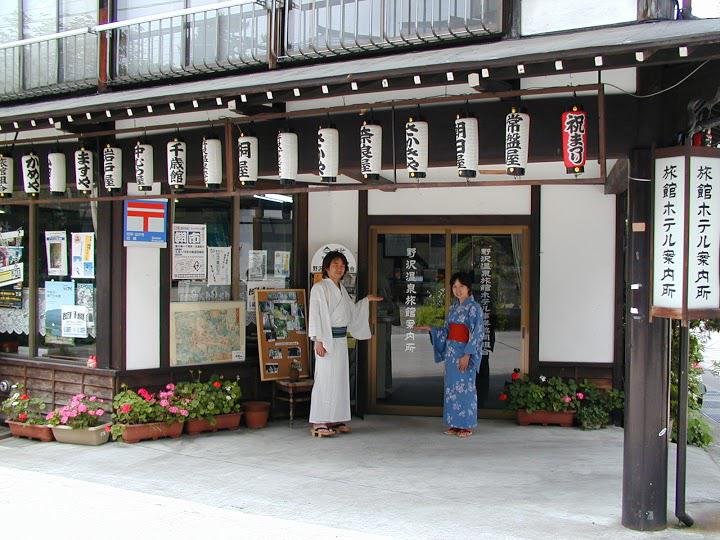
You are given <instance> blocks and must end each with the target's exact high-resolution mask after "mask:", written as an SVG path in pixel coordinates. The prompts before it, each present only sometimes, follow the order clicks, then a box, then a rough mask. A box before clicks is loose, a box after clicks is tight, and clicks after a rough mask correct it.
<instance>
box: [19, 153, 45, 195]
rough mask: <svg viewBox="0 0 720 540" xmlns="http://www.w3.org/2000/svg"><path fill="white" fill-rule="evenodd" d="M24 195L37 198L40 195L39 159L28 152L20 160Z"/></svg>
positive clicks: (34, 154)
mask: <svg viewBox="0 0 720 540" xmlns="http://www.w3.org/2000/svg"><path fill="white" fill-rule="evenodd" d="M21 162H22V173H23V185H24V187H25V193H27V194H28V195H30V196H31V197H37V195H38V193H40V157H39V156H38V155H37V154H36V153H35V152H30V153H29V154H27V155H24V156H23V157H22V158H21Z"/></svg>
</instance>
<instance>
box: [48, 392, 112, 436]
mask: <svg viewBox="0 0 720 540" xmlns="http://www.w3.org/2000/svg"><path fill="white" fill-rule="evenodd" d="M104 414H105V405H104V401H103V400H102V399H100V398H99V397H97V396H88V395H86V394H76V395H74V396H72V397H71V398H70V400H69V401H68V402H67V404H66V405H64V406H62V407H60V408H59V409H55V410H54V411H51V412H49V413H48V414H47V416H46V417H45V419H46V420H47V423H48V424H50V426H52V431H53V435H54V436H55V440H57V441H58V442H64V443H72V444H85V445H90V446H97V445H98V444H103V443H106V442H107V440H108V435H109V432H110V424H109V423H102V422H101V421H100V419H101V417H102V416H103V415H104Z"/></svg>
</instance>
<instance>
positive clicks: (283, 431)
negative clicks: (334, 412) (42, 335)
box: [0, 416, 720, 540]
mask: <svg viewBox="0 0 720 540" xmlns="http://www.w3.org/2000/svg"><path fill="white" fill-rule="evenodd" d="M353 424H354V427H355V432H354V433H352V434H350V435H342V436H338V437H336V438H335V439H313V438H311V437H310V435H309V433H308V430H306V429H302V428H299V427H298V428H296V429H293V430H291V429H289V428H288V427H287V424H286V423H285V422H282V421H277V422H275V423H273V424H272V425H270V426H269V427H268V428H266V429H263V430H258V431H249V430H247V429H241V430H239V431H237V432H224V433H216V434H211V435H201V436H196V437H183V438H181V439H178V440H162V441H155V442H146V443H140V444H136V445H127V444H121V443H112V444H107V445H104V446H101V447H95V448H91V447H78V446H72V445H63V444H60V443H35V442H31V441H24V440H18V439H6V440H2V441H0V508H2V516H3V518H4V519H3V523H2V533H1V536H2V537H3V538H15V537H17V535H14V534H13V533H17V534H22V537H23V538H27V539H34V538H40V537H41V536H46V535H47V536H51V537H52V538H77V537H78V532H79V531H82V532H84V533H88V532H91V533H93V534H95V533H97V535H98V536H102V537H105V538H121V537H127V535H128V534H133V535H142V536H143V537H145V538H152V537H155V535H162V538H172V539H177V538H233V539H237V538H243V539H245V538H258V539H259V538H262V539H267V538H271V539H275V538H293V539H295V538H300V539H302V538H308V539H309V538H313V539H317V538H412V539H423V538H438V539H448V538H463V539H467V538H500V539H503V538H513V539H514V538H520V539H525V538H527V539H530V538H542V539H546V538H568V539H569V538H572V539H578V538H597V537H599V536H604V537H605V538H612V539H624V538H649V537H652V539H653V540H657V539H669V538H688V539H695V538H718V537H720V488H719V487H718V486H720V466H718V464H716V463H715V462H714V461H713V460H712V459H711V457H710V455H709V454H708V453H706V452H704V451H702V450H698V449H696V448H690V449H689V452H688V496H687V501H688V504H687V510H688V512H689V513H690V514H691V515H692V516H693V517H694V518H695V519H696V523H697V525H696V526H695V527H693V528H691V529H680V528H677V527H676V520H675V519H674V518H673V517H672V511H671V510H669V511H668V522H669V524H670V527H669V528H668V529H667V530H666V531H663V532H660V533H653V534H649V533H637V532H634V531H629V530H627V529H625V528H623V527H622V526H621V525H620V516H621V484H622V441H623V432H622V430H621V429H619V428H609V429H605V430H600V431H592V432H584V431H581V430H579V429H563V428H553V427H534V426H533V427H525V428H523V427H519V426H516V425H514V424H512V423H510V422H506V421H499V420H497V421H487V420H486V421H482V422H481V425H480V427H479V430H478V433H477V434H476V435H475V436H474V437H472V438H470V439H468V440H460V439H457V438H455V437H448V436H443V435H442V434H441V433H440V431H441V426H440V421H439V420H438V419H435V418H417V417H393V416H371V417H368V418H367V419H366V420H364V421H359V420H358V421H355V422H354V423H353ZM670 454H671V456H672V455H674V449H673V448H671V452H670ZM671 462H672V459H671ZM673 470H674V466H673V465H672V463H671V467H670V471H671V473H670V476H671V478H670V480H669V483H670V486H671V488H670V490H669V491H672V486H673V483H674V481H673V479H672V471H673ZM672 497H673V495H672V493H670V494H669V497H668V507H669V508H671V507H672V504H673V498H672ZM30 524H33V525H34V526H37V527H39V528H40V532H38V531H35V530H33V529H29V528H28V527H29V525H30Z"/></svg>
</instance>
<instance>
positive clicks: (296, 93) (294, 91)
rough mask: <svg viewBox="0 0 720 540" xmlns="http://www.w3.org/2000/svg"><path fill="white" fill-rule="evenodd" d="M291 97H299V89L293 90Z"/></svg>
mask: <svg viewBox="0 0 720 540" xmlns="http://www.w3.org/2000/svg"><path fill="white" fill-rule="evenodd" d="M293 95H294V96H295V97H300V89H299V88H293Z"/></svg>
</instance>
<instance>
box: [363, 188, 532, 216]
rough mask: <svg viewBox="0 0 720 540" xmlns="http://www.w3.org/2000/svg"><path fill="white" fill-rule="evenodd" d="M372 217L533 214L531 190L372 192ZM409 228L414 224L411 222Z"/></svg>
mask: <svg viewBox="0 0 720 540" xmlns="http://www.w3.org/2000/svg"><path fill="white" fill-rule="evenodd" d="M368 214H371V215H393V214H398V215H402V214H410V215H420V214H424V215H433V216H441V215H456V216H457V215H501V214H516V215H527V214H530V187H529V186H509V187H504V186H502V187H469V188H465V187H454V188H431V189H427V188H423V189H398V190H397V191H395V192H386V191H380V190H370V191H369V192H368ZM408 225H412V224H411V223H408Z"/></svg>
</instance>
